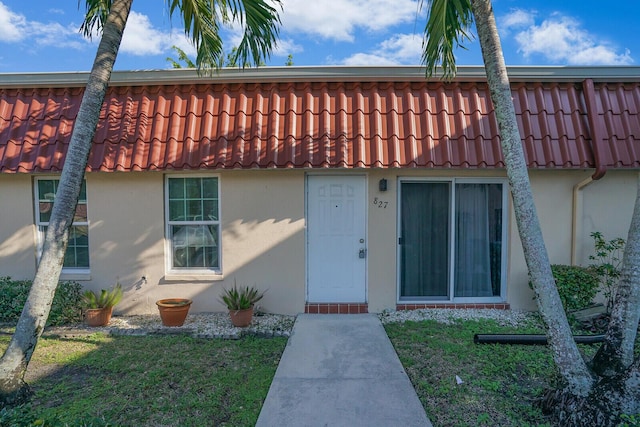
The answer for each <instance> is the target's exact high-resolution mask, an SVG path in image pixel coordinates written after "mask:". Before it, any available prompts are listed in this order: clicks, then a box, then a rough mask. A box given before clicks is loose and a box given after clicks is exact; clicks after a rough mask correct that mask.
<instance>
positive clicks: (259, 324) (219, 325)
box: [0, 308, 539, 339]
mask: <svg viewBox="0 0 640 427" xmlns="http://www.w3.org/2000/svg"><path fill="white" fill-rule="evenodd" d="M345 316H349V315H345ZM378 317H379V318H380V320H381V321H382V323H383V324H386V323H393V322H405V321H420V320H434V321H436V322H439V323H444V324H451V323H454V322H456V321H457V320H474V319H494V320H495V321H496V322H497V323H498V324H499V325H502V326H527V325H535V324H539V321H538V319H539V317H538V315H537V313H535V312H527V311H519V310H495V309H450V308H429V309H418V310H401V311H384V312H382V313H379V314H378ZM295 319H296V317H295V316H287V315H281V314H266V313H259V314H256V315H254V317H253V321H252V322H251V325H249V326H248V327H246V328H237V327H235V326H233V325H232V324H231V320H230V319H229V314H228V313H190V314H189V315H188V316H187V319H186V321H185V323H184V325H183V326H178V327H167V326H163V325H162V322H161V321H160V316H159V315H158V314H149V315H137V316H114V317H112V318H111V322H110V323H109V325H108V326H104V327H88V326H86V325H84V324H79V325H69V326H62V327H51V328H47V329H46V330H45V334H51V335H60V336H75V335H86V334H88V333H93V332H104V333H108V334H112V335H173V334H180V335H189V336H193V337H198V338H222V339H239V338H241V337H242V336H244V335H255V336H261V337H278V336H280V337H289V336H290V335H291V330H292V329H293V324H294V322H295ZM0 329H3V330H2V331H0V332H6V333H11V329H12V328H9V327H5V328H0ZM4 329H7V330H6V331H4Z"/></svg>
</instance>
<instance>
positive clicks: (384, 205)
mask: <svg viewBox="0 0 640 427" xmlns="http://www.w3.org/2000/svg"><path fill="white" fill-rule="evenodd" d="M373 204H374V205H375V206H377V207H378V208H380V209H387V205H388V204H389V202H387V201H384V200H380V199H378V198H377V197H376V198H374V199H373Z"/></svg>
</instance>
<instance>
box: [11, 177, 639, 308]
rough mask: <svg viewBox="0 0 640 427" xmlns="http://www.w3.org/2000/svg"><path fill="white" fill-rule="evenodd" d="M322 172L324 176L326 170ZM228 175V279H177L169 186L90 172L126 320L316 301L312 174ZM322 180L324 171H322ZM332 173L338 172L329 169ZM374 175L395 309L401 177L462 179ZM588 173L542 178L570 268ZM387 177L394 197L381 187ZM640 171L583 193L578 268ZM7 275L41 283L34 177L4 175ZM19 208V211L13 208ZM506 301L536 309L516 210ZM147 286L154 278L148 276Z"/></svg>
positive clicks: (614, 222)
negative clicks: (254, 299) (308, 185)
mask: <svg viewBox="0 0 640 427" xmlns="http://www.w3.org/2000/svg"><path fill="white" fill-rule="evenodd" d="M316 172H318V171H314V173H316ZM202 173H206V174H214V175H216V176H218V177H219V178H220V189H221V200H220V206H221V220H222V227H221V229H222V275H221V276H214V275H211V276H206V277H193V276H171V275H167V274H166V271H165V251H166V250H165V241H164V234H165V229H164V179H165V178H164V177H165V174H163V173H161V172H153V173H149V172H146V173H90V174H88V175H87V178H86V179H87V189H88V190H87V197H88V214H89V221H90V234H89V239H90V240H89V244H90V250H91V275H90V277H74V276H64V277H65V278H68V279H77V280H79V281H80V282H81V283H82V284H83V285H84V286H86V287H88V288H92V289H96V290H98V289H101V288H104V287H108V286H111V285H112V284H114V283H115V282H120V283H122V285H123V286H124V287H125V289H126V293H125V299H124V301H123V302H122V303H121V304H120V305H119V306H118V309H117V312H120V313H129V314H133V313H156V308H155V301H156V300H157V299H160V298H166V297H189V298H193V299H194V305H193V310H194V311H223V310H224V307H223V306H222V305H221V304H220V303H219V301H218V296H219V292H220V290H221V288H222V287H223V286H231V285H232V284H233V283H234V281H236V282H237V283H238V284H241V285H244V284H246V285H256V286H258V287H260V288H261V289H268V291H267V293H266V295H265V298H264V300H263V301H262V309H264V310H265V311H268V312H275V313H287V314H296V313H299V312H302V311H303V310H304V304H305V296H306V273H305V271H306V251H305V250H306V245H305V171H303V170H285V171H275V170H267V171H264V170H261V171H253V170H251V171H220V172H219V173H218V172H215V173H214V172H202ZM321 173H322V171H321ZM325 173H332V172H331V171H326V172H325ZM341 173H354V174H363V173H364V174H366V175H367V185H368V191H367V219H368V227H367V240H368V245H367V247H368V258H367V282H368V289H367V298H368V302H369V310H370V311H372V312H380V311H382V310H385V309H393V308H395V304H396V299H397V219H398V218H397V216H398V206H397V189H398V179H399V177H410V176H423V177H427V176H428V177H455V176H459V173H456V172H455V171H434V170H402V171H401V170H398V169H371V170H368V171H363V170H354V171H341ZM590 174H591V172H590V171H570V172H568V171H534V172H532V173H531V182H532V187H533V191H534V197H535V201H536V205H537V209H538V214H539V217H540V220H541V223H542V230H543V235H544V237H545V241H546V244H547V248H548V252H549V257H550V260H551V262H552V263H562V264H569V263H570V262H571V244H572V227H571V221H572V218H573V215H574V213H573V192H574V186H575V185H576V184H578V183H580V182H582V181H583V180H584V179H585V178H588V177H589V176H590ZM467 176H468V177H491V178H496V177H497V178H504V172H503V171H482V170H480V171H465V177H467ZM382 178H385V179H387V184H388V190H387V191H386V192H381V191H379V189H378V182H379V180H380V179H382ZM636 183H637V172H632V171H627V172H620V171H609V172H608V173H607V174H606V175H605V177H604V178H603V179H602V180H600V181H595V182H593V183H591V184H589V185H587V186H586V187H584V188H583V189H582V190H581V191H580V192H579V198H578V200H579V204H578V210H577V212H576V215H577V218H578V229H577V230H578V245H577V249H578V253H577V256H578V260H579V263H581V264H588V256H589V255H590V254H591V253H592V240H591V238H590V237H589V234H590V233H591V232H592V231H601V232H603V233H604V234H605V237H606V238H613V237H617V236H621V237H624V238H626V233H627V229H628V226H629V223H630V219H631V214H632V209H633V203H634V200H635V192H636V185H637V184H636ZM0 200H2V203H0V275H2V276H4V275H10V276H12V277H14V278H21V279H22V278H32V277H33V275H34V274H35V227H34V226H33V209H34V208H33V188H32V177H30V176H28V175H22V174H16V175H9V174H0ZM7 200H10V201H11V203H7V202H6V201H7ZM507 250H508V255H509V257H508V263H507V282H506V284H507V287H506V296H507V300H508V302H509V303H510V304H511V307H512V308H515V309H534V308H535V305H534V302H533V300H532V293H531V291H530V289H529V287H528V285H527V281H528V280H527V270H526V265H525V263H524V257H523V255H522V249H521V246H520V240H519V238H518V233H517V229H516V224H515V220H514V217H513V212H512V211H511V209H510V215H509V223H508V245H507ZM143 277H144V279H143Z"/></svg>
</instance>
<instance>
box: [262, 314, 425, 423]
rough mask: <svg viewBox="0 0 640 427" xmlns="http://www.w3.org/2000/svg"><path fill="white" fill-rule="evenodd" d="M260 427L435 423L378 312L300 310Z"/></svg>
mask: <svg viewBox="0 0 640 427" xmlns="http://www.w3.org/2000/svg"><path fill="white" fill-rule="evenodd" d="M256 425H257V426H259V427H285V426H291V427H293V426H295V427H303V426H308V427H315V426H327V427H341V426H345V427H347V426H348V427H353V426H367V427H377V426H379V427H383V426H384V427H393V426H402V427H409V426H431V423H430V422H429V419H428V418H427V416H426V414H425V412H424V408H423V407H422V405H421V403H420V401H419V400H418V396H417V395H416V392H415V390H414V389H413V386H412V385H411V382H410V381H409V378H408V377H407V375H406V373H405V371H404V368H403V367H402V365H401V364H400V360H399V359H398V356H397V355H396V352H395V350H394V349H393V346H392V345H391V341H389V338H388V337H387V334H386V333H385V331H384V328H383V327H382V324H381V323H380V320H379V319H378V318H377V317H376V316H375V315H373V314H342V315H340V314H301V315H299V316H298V318H297V319H296V323H295V325H294V327H293V332H292V335H291V337H290V338H289V342H288V344H287V347H286V349H285V351H284V353H283V355H282V359H281V360H280V364H279V365H278V369H277V371H276V375H275V378H274V379H273V383H272V384H271V388H270V389H269V394H268V395H267V399H266V401H265V403H264V406H263V407H262V412H260V416H259V417H258V422H257V424H256Z"/></svg>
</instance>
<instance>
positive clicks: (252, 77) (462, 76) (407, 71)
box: [0, 66, 640, 88]
mask: <svg viewBox="0 0 640 427" xmlns="http://www.w3.org/2000/svg"><path fill="white" fill-rule="evenodd" d="M507 71H508V73H509V79H510V81H511V82H545V81H548V82H572V81H575V82H582V81H583V80H584V79H587V78H589V79H592V80H593V81H594V82H638V81H640V67H637V66H615V67H613V66H612V67H607V66H598V67H556V66H514V67H507ZM441 75H442V74H441V73H436V74H435V76H433V77H429V78H428V80H430V81H439V80H440V79H441ZM88 78H89V73H88V72H56V73H0V88H18V87H23V88H24V87H79V86H80V87H81V86H85V85H86V82H87V80H88ZM425 78H426V76H425V68H424V67H417V66H388V67H379V66H356V67H353V66H309V67H304V66H303V67H299V66H295V67H262V68H249V69H229V68H225V69H222V70H219V71H217V72H215V71H214V72H213V74H212V75H198V73H197V72H196V70H194V69H168V70H139V71H114V72H113V73H112V74H111V81H110V85H111V86H148V85H171V84H200V83H275V82H278V83H281V82H284V83H286V82H366V81H395V82H397V81H407V82H408V81H421V80H422V79H425ZM453 80H454V81H459V82H464V81H471V82H478V81H486V76H485V71H484V67H482V66H460V67H458V73H457V75H456V77H455V78H454V79H453Z"/></svg>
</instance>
